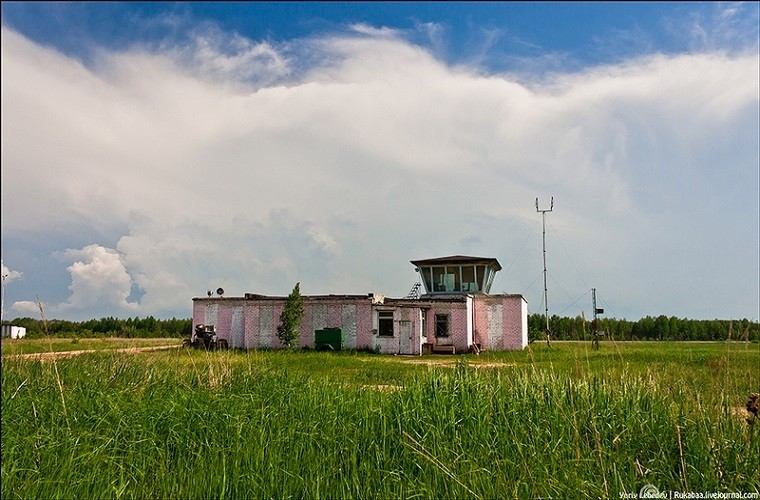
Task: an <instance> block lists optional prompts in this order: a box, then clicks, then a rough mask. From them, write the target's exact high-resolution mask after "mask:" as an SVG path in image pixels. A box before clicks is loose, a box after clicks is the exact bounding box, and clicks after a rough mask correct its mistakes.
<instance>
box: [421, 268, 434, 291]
mask: <svg viewBox="0 0 760 500" xmlns="http://www.w3.org/2000/svg"><path fill="white" fill-rule="evenodd" d="M420 273H421V274H422V279H424V280H425V290H427V291H428V292H432V291H433V268H432V267H423V268H420Z"/></svg>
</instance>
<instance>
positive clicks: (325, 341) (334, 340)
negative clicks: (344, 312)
mask: <svg viewBox="0 0 760 500" xmlns="http://www.w3.org/2000/svg"><path fill="white" fill-rule="evenodd" d="M314 348H315V349H316V350H318V351H340V350H341V349H343V330H341V329H340V328H323V329H322V330H314Z"/></svg>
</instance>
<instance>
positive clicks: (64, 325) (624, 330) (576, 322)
mask: <svg viewBox="0 0 760 500" xmlns="http://www.w3.org/2000/svg"><path fill="white" fill-rule="evenodd" d="M3 324H13V325H16V326H22V327H24V328H26V333H27V336H30V337H35V336H43V335H46V334H47V335H57V336H61V337H80V338H89V337H125V338H129V337H134V338H158V337H190V335H191V334H192V328H193V321H192V319H177V318H172V319H156V318H154V317H153V316H148V317H147V318H138V317H135V318H127V319H120V318H114V317H108V318H100V319H91V320H87V321H66V320H59V319H51V320H47V321H44V322H43V321H42V320H39V319H33V318H18V319H14V320H13V321H7V320H4V321H3ZM549 328H550V329H551V336H552V339H554V340H591V338H592V332H593V330H592V323H591V321H590V320H588V319H584V318H582V317H581V316H577V317H575V318H569V317H560V316H557V315H553V316H551V317H550V318H549ZM597 328H598V330H600V331H603V332H605V335H604V337H603V338H605V339H614V340H744V341H760V324H759V323H758V322H757V321H750V320H748V319H746V318H745V319H740V320H722V319H711V320H697V319H686V318H677V317H675V316H671V317H667V316H664V315H660V316H656V317H652V316H647V317H645V318H641V319H639V320H638V321H628V320H625V319H615V318H603V319H602V318H599V319H598V324H597ZM545 329H546V320H545V319H544V316H543V315H542V314H531V315H529V316H528V335H529V338H530V340H540V339H543V338H545V336H544V335H545V333H544V330H545Z"/></svg>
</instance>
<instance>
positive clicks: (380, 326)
mask: <svg viewBox="0 0 760 500" xmlns="http://www.w3.org/2000/svg"><path fill="white" fill-rule="evenodd" d="M377 334H378V335H379V336H381V337H393V311H377Z"/></svg>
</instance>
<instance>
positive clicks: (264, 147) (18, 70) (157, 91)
mask: <svg viewBox="0 0 760 500" xmlns="http://www.w3.org/2000/svg"><path fill="white" fill-rule="evenodd" d="M1 8H2V58H1V64H2V82H1V88H2V179H1V181H2V182H1V185H2V201H1V204H2V214H1V215H2V223H1V228H0V229H1V231H2V238H1V240H2V275H3V318H4V319H13V318H18V317H33V318H39V317H40V311H39V307H38V304H42V305H43V309H44V313H45V316H46V317H47V318H48V319H50V318H58V319H68V320H86V319H93V318H101V317H110V316H114V317H121V318H126V317H135V316H139V317H146V316H154V317H156V318H171V317H176V318H189V317H191V315H192V298H193V297H203V296H205V295H206V293H207V291H208V290H212V291H215V290H217V289H218V288H220V287H221V288H223V289H224V291H225V296H242V295H243V294H244V293H260V294H268V295H287V294H288V293H290V291H291V290H292V289H293V287H294V285H295V283H296V282H300V285H301V292H302V293H303V294H305V295H317V294H366V293H381V294H384V295H386V296H388V297H404V296H405V295H406V294H407V293H408V292H409V290H410V289H411V288H412V286H413V285H414V283H415V282H417V280H418V276H417V273H416V272H415V269H414V266H412V265H411V263H410V261H411V260H419V259H427V258H434V257H443V256H447V255H471V256H480V257H495V258H497V259H498V260H499V262H500V263H501V265H502V267H503V269H502V271H501V272H500V273H498V275H497V276H496V279H495V281H494V285H493V287H492V290H491V291H492V292H495V293H514V294H522V295H523V296H524V297H525V298H526V300H527V302H528V310H529V312H530V313H541V314H543V313H544V310H545V306H548V309H549V314H550V315H554V314H556V315H560V316H577V315H579V314H581V313H584V314H585V315H586V316H587V317H588V316H589V315H590V314H591V293H590V291H591V289H592V288H593V289H596V294H597V300H598V302H599V304H598V305H599V306H600V307H603V308H604V309H605V316H606V317H616V318H621V319H622V318H625V319H629V320H637V319H639V318H642V317H645V316H658V315H661V314H664V315H666V316H677V317H683V318H692V319H713V318H720V319H741V318H748V319H751V320H758V316H759V315H760V313H759V308H760V306H759V302H760V298H759V292H758V289H759V282H760V278H759V276H760V273H759V270H758V261H760V251H759V241H760V235H759V232H760V229H759V228H760V213H759V212H760V209H759V208H758V207H759V203H760V202H759V199H758V193H759V192H760V187H759V180H758V172H759V171H760V155H759V149H760V130H759V128H760V126H759V125H758V123H760V89H759V87H760V84H759V83H758V81H759V78H758V75H759V74H760V55H759V54H760V52H759V39H760V34H759V29H760V28H759V26H760V22H759V20H758V19H759V16H758V10H759V8H760V4H758V3H757V2H753V3H692V2H688V3H615V2H612V3H598V2H593V3H572V2H569V3H531V2H525V3H510V2H506V3H497V2H483V3H478V2H464V3H457V2H440V3H439V2H424V3H415V2H400V3H393V2H382V3H373V2H366V3H364V2H359V3H341V2H326V3H319V2H311V3H310V2H306V3H297V2H282V3H269V2H250V3H245V2H241V3H237V2H235V3H225V2H210V3H203V2H197V3H196V2H191V3H181V2H180V3H151V2H127V3H117V2H115V3H108V2H103V3H98V2H81V3H79V2H73V3H67V2H55V3H47V2H43V3H35V2H2V4H1ZM536 199H538V208H539V209H541V210H548V209H549V208H550V207H553V209H552V211H551V212H547V213H546V214H545V221H546V223H545V225H544V224H543V223H542V214H541V213H540V212H539V211H538V210H537V206H536ZM552 200H553V201H552ZM544 227H545V248H546V273H547V274H546V279H547V296H548V302H547V303H545V302H544V288H543V279H542V278H543V260H542V259H543V243H542V240H543V238H542V233H543V228H544Z"/></svg>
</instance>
